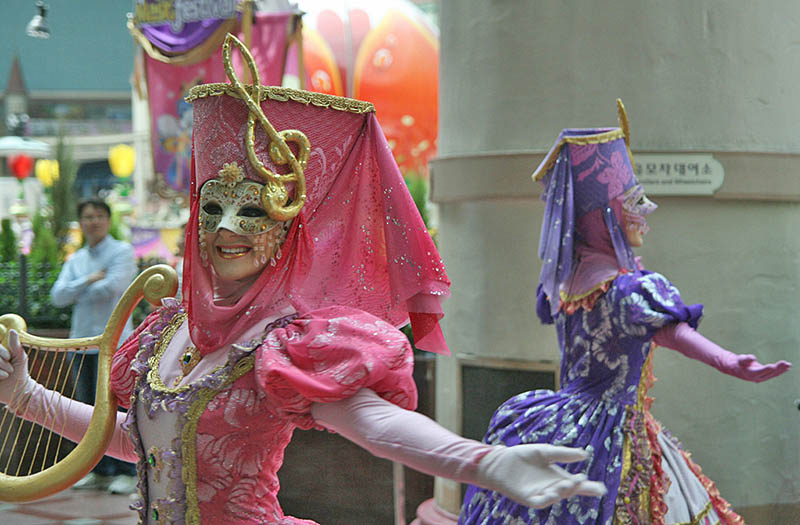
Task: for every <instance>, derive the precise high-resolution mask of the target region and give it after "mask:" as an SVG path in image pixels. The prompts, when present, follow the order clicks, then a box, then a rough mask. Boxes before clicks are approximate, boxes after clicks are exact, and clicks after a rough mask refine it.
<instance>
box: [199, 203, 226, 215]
mask: <svg viewBox="0 0 800 525" xmlns="http://www.w3.org/2000/svg"><path fill="white" fill-rule="evenodd" d="M203 211H204V212H206V213H207V214H209V215H222V206H220V205H219V204H217V203H216V202H209V203H206V204H205V205H203Z"/></svg>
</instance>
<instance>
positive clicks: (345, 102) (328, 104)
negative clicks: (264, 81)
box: [186, 83, 375, 114]
mask: <svg viewBox="0 0 800 525" xmlns="http://www.w3.org/2000/svg"><path fill="white" fill-rule="evenodd" d="M244 88H245V90H246V91H247V92H248V93H249V94H250V95H251V96H252V94H253V92H254V91H255V90H254V89H253V86H250V85H245V86H244ZM219 95H228V96H231V97H235V98H238V99H241V98H242V97H241V96H239V94H238V93H237V92H236V89H235V88H234V87H233V86H232V85H231V84H228V83H215V84H202V85H200V86H195V87H193V88H191V89H190V90H189V94H188V95H187V96H186V102H194V101H195V100H197V99H201V98H206V97H216V96H219ZM267 99H269V100H277V101H279V102H288V101H290V100H291V101H294V102H300V103H301V104H305V105H309V104H310V105H312V106H317V107H322V108H331V109H335V110H338V111H347V112H348V113H358V114H364V113H374V112H375V106H373V105H372V103H371V102H366V101H363V100H356V99H354V98H347V97H339V96H336V95H328V94H326V93H313V92H311V91H303V90H300V89H292V88H286V87H279V86H261V97H260V99H259V102H260V101H262V100H267Z"/></svg>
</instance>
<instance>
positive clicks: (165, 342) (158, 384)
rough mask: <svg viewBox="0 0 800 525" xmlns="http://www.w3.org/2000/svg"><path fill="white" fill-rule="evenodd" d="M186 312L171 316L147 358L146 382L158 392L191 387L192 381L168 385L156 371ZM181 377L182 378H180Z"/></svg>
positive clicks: (216, 369) (221, 366)
mask: <svg viewBox="0 0 800 525" xmlns="http://www.w3.org/2000/svg"><path fill="white" fill-rule="evenodd" d="M186 317H187V316H186V314H185V313H184V314H178V315H176V316H175V317H173V318H172V321H170V322H169V325H167V327H166V328H165V329H164V331H163V332H162V334H163V335H162V336H161V340H160V341H159V342H158V344H157V345H156V350H155V352H153V355H151V356H150V358H149V359H148V360H147V368H148V371H147V382H148V384H149V385H150V388H152V389H153V390H156V391H158V392H168V393H170V394H179V393H181V392H185V391H187V390H188V389H189V388H191V387H192V383H187V384H185V385H182V386H174V387H168V386H167V385H166V384H165V383H164V381H163V380H162V379H161V376H160V375H159V373H158V366H159V364H160V363H161V358H162V357H163V355H164V352H165V351H166V350H167V347H168V346H169V343H170V341H172V338H173V337H174V336H175V332H177V331H178V328H180V327H181V325H182V324H183V322H184V321H185V320H186ZM181 355H183V354H181ZM224 366H225V364H221V365H219V366H217V367H215V368H214V369H213V370H211V371H210V372H209V374H213V373H214V372H216V371H218V370H220V369H221V368H223V367H224ZM181 379H183V378H181Z"/></svg>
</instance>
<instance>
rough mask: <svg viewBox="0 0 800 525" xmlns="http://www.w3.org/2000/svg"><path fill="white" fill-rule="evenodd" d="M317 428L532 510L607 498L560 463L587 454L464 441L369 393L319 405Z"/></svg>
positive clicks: (315, 408)
mask: <svg viewBox="0 0 800 525" xmlns="http://www.w3.org/2000/svg"><path fill="white" fill-rule="evenodd" d="M311 414H312V415H313V416H314V419H315V420H316V422H317V423H319V424H321V425H322V426H324V427H325V428H327V429H329V430H333V431H335V432H338V433H339V434H341V435H342V436H344V437H346V438H347V439H349V440H350V441H353V442H354V443H356V444H358V445H360V446H362V447H364V448H365V449H367V450H368V451H370V452H371V453H372V454H374V455H376V456H378V457H382V458H387V459H390V460H392V461H397V462H400V463H403V464H404V465H408V466H409V467H411V468H413V469H416V470H419V471H420V472H425V473H426V474H430V475H433V476H441V477H445V478H449V479H453V480H455V481H459V482H461V483H471V484H473V485H478V486H480V487H483V488H486V489H489V490H494V491H497V492H500V493H502V494H503V495H505V496H507V497H509V498H511V499H513V500H514V501H516V502H517V503H520V504H522V505H525V506H526V507H547V506H548V505H552V504H553V503H556V502H557V501H558V500H560V499H562V498H569V497H570V496H574V495H577V494H580V495H583V496H602V495H603V494H605V493H606V489H605V487H604V486H603V484H602V483H597V482H593V481H587V480H586V476H585V475H584V474H570V473H569V472H567V471H565V470H564V469H562V468H561V467H559V466H558V465H554V463H556V462H559V463H572V462H575V461H582V460H584V459H586V457H587V453H586V452H585V451H584V450H583V449H575V448H567V447H556V446H552V445H546V444H531V445H517V446H515V447H505V446H492V445H486V444H484V443H479V442H477V441H473V440H471V439H466V438H463V437H461V436H459V435H457V434H454V433H452V432H450V431H449V430H447V429H445V428H442V427H441V426H439V425H438V424H437V423H436V422H435V421H432V420H430V419H428V418H427V417H425V416H423V415H422V414H419V413H417V412H411V411H409V410H403V409H402V408H400V407H398V406H395V405H393V404H392V403H389V402H388V401H386V400H385V399H383V398H381V397H379V396H378V395H377V394H375V392H373V391H372V390H370V389H368V388H364V389H361V390H359V391H358V392H357V393H356V394H355V395H354V396H353V397H350V398H348V399H343V400H341V401H335V402H332V403H314V405H312V407H311Z"/></svg>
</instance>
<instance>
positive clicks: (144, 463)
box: [112, 305, 416, 524]
mask: <svg viewBox="0 0 800 525" xmlns="http://www.w3.org/2000/svg"><path fill="white" fill-rule="evenodd" d="M185 318H186V316H185V314H184V313H183V312H182V311H180V310H179V309H178V308H177V306H176V305H173V306H172V307H170V306H167V307H165V308H163V309H162V311H161V312H160V313H159V314H158V316H157V320H155V321H154V322H153V323H152V324H151V326H150V327H149V328H148V329H147V330H145V331H143V332H142V335H141V336H140V338H139V350H138V351H137V352H136V353H135V356H133V357H132V358H130V356H132V355H133V354H134V352H132V351H129V352H127V353H126V352H124V351H122V350H121V351H119V352H118V353H117V356H115V360H114V366H113V369H114V370H113V372H112V376H113V380H112V384H113V385H114V387H115V392H116V393H117V397H118V398H119V399H120V400H123V399H131V400H132V402H133V404H132V406H133V409H131V410H130V411H129V415H128V419H127V421H126V423H125V427H126V428H127V429H128V431H129V432H130V435H131V438H132V440H133V441H134V444H135V445H136V447H137V448H138V450H139V457H140V458H141V459H140V460H139V462H138V470H139V477H140V482H139V492H140V494H139V496H140V498H139V500H138V501H137V502H136V503H135V504H134V505H133V507H134V508H135V509H136V510H137V511H138V512H139V513H140V517H141V520H142V522H143V523H184V522H185V523H230V524H250V523H280V524H284V523H286V524H289V523H291V524H294V523H304V524H309V523H313V522H311V521H308V520H302V519H297V518H292V517H286V516H284V515H283V511H282V510H281V507H280V504H279V503H278V490H279V487H280V484H279V481H278V475H277V472H278V470H279V468H280V467H281V464H282V462H283V453H284V449H285V448H286V446H287V445H288V444H289V441H290V440H291V436H292V432H293V431H294V429H295V428H297V427H300V428H305V429H307V428H312V427H315V426H317V425H315V422H314V420H313V418H312V417H311V414H310V409H311V405H312V404H313V403H315V402H327V401H335V400H339V399H343V398H346V397H349V396H352V395H353V394H354V393H355V392H357V391H358V390H359V389H361V388H370V389H372V390H374V391H375V392H376V393H378V394H379V395H381V396H382V397H384V398H385V399H387V400H389V401H391V402H393V403H395V404H397V405H399V406H401V407H403V408H412V409H413V408H414V406H415V404H416V389H415V387H414V383H413V379H412V378H411V370H412V366H413V356H412V353H411V349H410V346H409V344H408V341H407V340H406V338H405V336H404V335H403V334H402V333H401V332H399V331H398V330H397V329H396V328H394V327H392V326H391V325H389V324H387V323H385V322H383V321H381V320H379V319H377V318H375V317H373V316H371V315H370V314H367V313H365V312H362V311H359V310H354V309H352V308H347V307H330V308H326V309H322V310H318V311H315V312H311V313H309V314H307V315H304V316H300V317H299V316H297V314H295V313H291V312H277V313H276V314H275V315H274V316H272V317H270V318H269V319H266V320H264V321H263V322H261V323H257V324H256V325H254V326H253V327H252V328H251V329H250V330H249V331H248V332H246V333H245V334H243V335H242V338H241V339H240V341H241V342H240V343H236V344H233V345H229V346H227V347H225V348H221V349H219V350H217V351H215V352H213V353H211V354H208V355H206V356H204V357H203V359H202V360H200V362H199V364H198V365H197V366H196V367H195V368H194V369H192V370H191V371H190V372H189V373H187V374H185V376H182V374H181V371H182V370H181V366H180V360H181V358H182V356H183V355H184V354H185V352H186V349H187V347H189V346H191V340H190V339H189V333H188V330H187V327H186V319H185ZM125 356H127V357H128V366H127V370H129V371H130V372H124V371H125V370H126V367H125ZM126 386H127V387H128V388H125V387H126Z"/></svg>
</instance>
